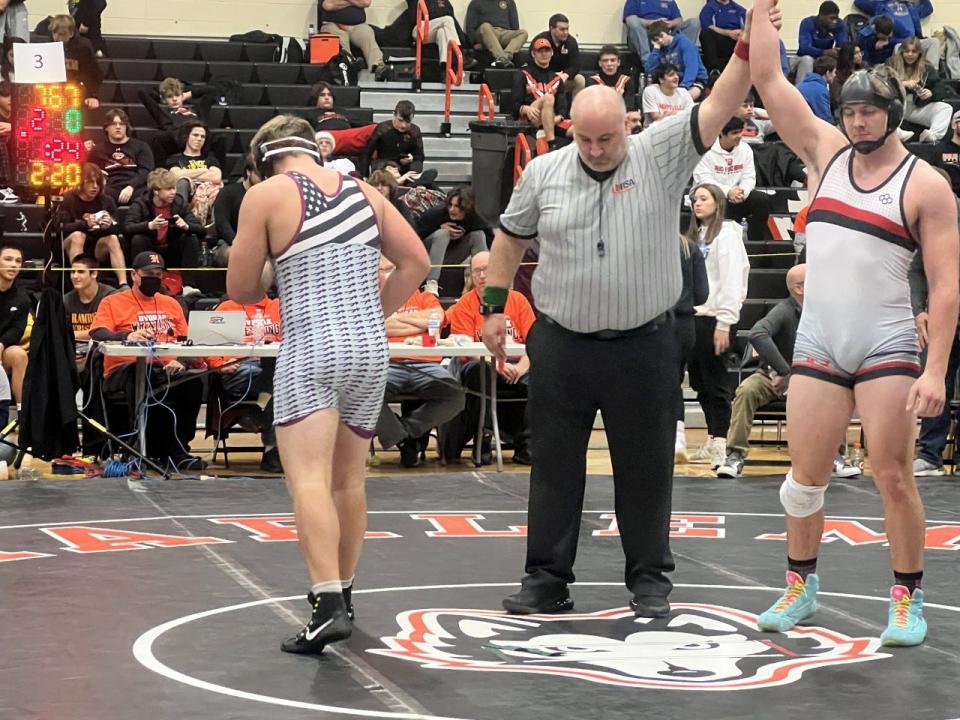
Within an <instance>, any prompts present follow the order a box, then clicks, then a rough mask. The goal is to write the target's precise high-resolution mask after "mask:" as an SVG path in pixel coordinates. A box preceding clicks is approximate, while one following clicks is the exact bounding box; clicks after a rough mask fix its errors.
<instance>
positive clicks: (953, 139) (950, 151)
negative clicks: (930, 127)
mask: <svg viewBox="0 0 960 720" xmlns="http://www.w3.org/2000/svg"><path fill="white" fill-rule="evenodd" d="M951 127H952V129H953V132H952V133H951V134H950V135H947V136H944V138H943V140H941V141H940V142H939V143H937V146H936V147H935V148H934V149H933V157H932V158H931V160H930V164H931V165H933V166H934V167H938V168H940V169H941V170H943V171H944V172H945V173H947V176H948V177H949V178H950V187H952V188H953V194H954V195H956V196H957V197H958V198H960V111H958V112H955V113H954V114H953V119H952V121H951Z"/></svg>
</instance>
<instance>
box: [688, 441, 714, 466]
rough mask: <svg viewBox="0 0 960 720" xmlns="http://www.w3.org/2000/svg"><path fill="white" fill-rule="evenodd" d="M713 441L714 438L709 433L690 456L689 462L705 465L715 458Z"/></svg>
mask: <svg viewBox="0 0 960 720" xmlns="http://www.w3.org/2000/svg"><path fill="white" fill-rule="evenodd" d="M713 441H714V438H713V437H712V436H710V435H708V436H707V439H706V440H705V441H704V443H703V445H701V446H700V447H699V449H698V450H697V451H696V452H695V453H694V454H693V455H691V456H690V459H689V460H688V461H687V462H691V463H694V464H696V465H703V464H705V463H708V462H710V461H711V460H713Z"/></svg>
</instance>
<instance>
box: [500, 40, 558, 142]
mask: <svg viewBox="0 0 960 720" xmlns="http://www.w3.org/2000/svg"><path fill="white" fill-rule="evenodd" d="M553 54H554V48H553V45H552V43H551V42H550V40H548V39H547V38H543V37H540V36H539V35H538V36H537V37H536V38H534V40H533V44H532V45H531V46H530V62H528V63H527V64H526V65H524V66H523V68H522V69H521V71H520V72H519V73H517V76H516V79H515V80H514V81H513V97H514V101H515V108H516V110H515V111H514V117H515V118H516V119H517V120H524V121H526V122H528V123H530V124H531V125H533V126H534V127H538V128H542V129H543V134H544V139H545V140H546V142H547V145H548V146H549V147H550V148H554V147H555V146H556V140H557V135H556V129H557V126H558V125H560V126H561V129H563V127H564V125H566V126H567V127H569V123H564V118H565V117H567V116H568V115H569V114H570V100H569V96H568V94H567V90H566V85H567V84H566V81H565V80H564V76H563V73H560V72H557V71H556V70H555V69H553V67H552V65H551V62H550V60H551V58H552V57H553ZM539 152H540V151H539V150H538V153H539Z"/></svg>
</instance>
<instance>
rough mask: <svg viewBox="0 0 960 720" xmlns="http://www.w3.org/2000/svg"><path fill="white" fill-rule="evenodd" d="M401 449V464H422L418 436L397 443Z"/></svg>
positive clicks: (413, 466)
mask: <svg viewBox="0 0 960 720" xmlns="http://www.w3.org/2000/svg"><path fill="white" fill-rule="evenodd" d="M397 447H398V448H399V449H400V464H401V465H403V466H404V467H405V468H415V467H416V466H417V465H419V464H420V441H419V440H417V438H407V439H406V440H401V441H400V442H398V443H397Z"/></svg>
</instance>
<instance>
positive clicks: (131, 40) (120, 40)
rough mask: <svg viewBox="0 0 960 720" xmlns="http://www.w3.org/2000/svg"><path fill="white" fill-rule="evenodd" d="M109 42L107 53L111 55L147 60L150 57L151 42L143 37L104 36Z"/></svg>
mask: <svg viewBox="0 0 960 720" xmlns="http://www.w3.org/2000/svg"><path fill="white" fill-rule="evenodd" d="M104 40H105V41H106V43H107V53H109V55H110V57H119V58H130V59H131V60H146V59H147V58H149V57H150V50H151V47H152V46H151V43H150V42H149V41H144V40H143V39H142V38H135V37H116V36H110V37H106V38H104Z"/></svg>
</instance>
